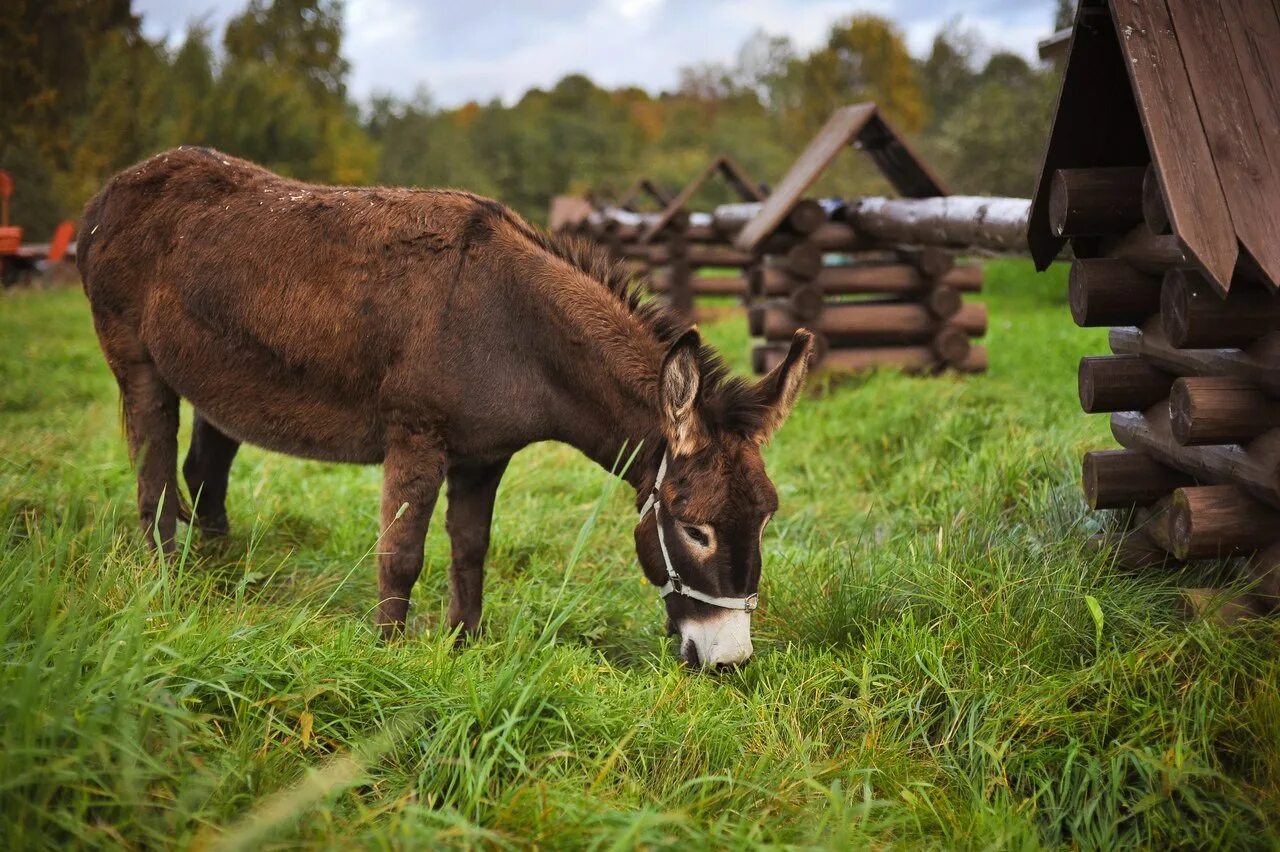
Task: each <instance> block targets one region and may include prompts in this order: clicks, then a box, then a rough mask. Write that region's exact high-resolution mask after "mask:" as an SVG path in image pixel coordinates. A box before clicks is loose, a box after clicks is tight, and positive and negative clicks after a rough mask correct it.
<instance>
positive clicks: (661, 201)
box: [613, 177, 671, 210]
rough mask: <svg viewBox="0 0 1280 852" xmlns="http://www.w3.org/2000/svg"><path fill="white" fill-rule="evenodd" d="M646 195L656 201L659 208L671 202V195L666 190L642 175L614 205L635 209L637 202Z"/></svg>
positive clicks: (625, 208)
mask: <svg viewBox="0 0 1280 852" xmlns="http://www.w3.org/2000/svg"><path fill="white" fill-rule="evenodd" d="M645 196H647V197H648V198H649V199H650V200H652V201H654V202H656V203H657V205H658V207H659V208H663V207H666V206H667V205H668V204H670V203H671V196H670V195H668V194H667V193H666V191H665V190H663V189H662V188H661V187H659V186H658V185H657V184H656V183H654V182H653V180H652V179H650V178H647V177H641V178H636V182H635V183H633V184H631V186H630V188H629V189H627V191H626V192H624V193H622V195H620V196H618V200H617V201H615V202H614V203H613V206H614V207H621V208H623V209H624V210H634V209H635V203H636V202H637V201H639V200H640V199H641V198H642V197H645Z"/></svg>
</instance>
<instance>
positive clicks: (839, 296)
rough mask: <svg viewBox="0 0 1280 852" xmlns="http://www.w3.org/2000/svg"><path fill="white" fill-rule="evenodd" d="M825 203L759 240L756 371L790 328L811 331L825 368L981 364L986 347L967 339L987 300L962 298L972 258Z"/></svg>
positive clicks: (751, 319)
mask: <svg viewBox="0 0 1280 852" xmlns="http://www.w3.org/2000/svg"><path fill="white" fill-rule="evenodd" d="M802 203H803V202H802ZM798 207H799V205H798ZM820 209H822V208H820ZM830 212H831V214H832V215H830V216H828V217H824V218H823V219H821V220H818V221H816V222H815V223H813V224H812V225H811V227H810V228H809V229H808V230H806V231H800V230H799V229H798V228H797V227H796V224H795V222H794V218H795V217H794V216H792V217H788V221H787V223H785V224H784V226H783V227H781V228H780V229H779V230H778V231H777V232H776V233H774V234H772V235H771V236H770V237H769V238H767V239H766V240H765V241H764V243H763V248H764V251H763V253H762V257H761V259H760V262H759V263H758V264H757V265H756V266H755V267H754V268H753V269H752V270H751V272H750V273H749V276H748V278H749V292H750V294H751V297H752V299H753V302H754V303H753V304H752V306H751V307H750V308H749V314H748V323H749V329H750V331H751V334H752V335H753V336H754V337H757V338H761V339H762V340H761V342H760V343H759V344H758V345H756V346H755V347H754V348H753V350H752V365H753V368H754V369H755V371H756V372H758V373H766V372H768V371H769V370H772V369H773V368H774V367H775V366H777V364H779V363H780V362H781V361H782V359H783V358H784V357H785V356H786V352H787V345H788V342H789V341H790V339H791V336H792V334H793V333H794V332H795V331H796V329H798V328H808V329H809V330H810V331H812V332H814V334H815V335H816V338H817V341H818V348H817V352H818V356H817V357H818V364H820V365H821V366H823V367H825V368H827V369H833V370H841V371H858V370H866V369H870V368H873V367H896V368H899V369H903V370H907V371H910V372H928V373H934V372H939V371H941V370H945V369H954V370H958V371H962V372H982V371H985V370H986V368H987V353H986V348H985V347H984V346H981V345H978V344H975V343H974V340H975V339H977V338H980V337H982V336H984V335H985V334H986V330H987V313H986V308H985V306H984V305H981V304H977V303H970V304H965V303H964V294H966V293H974V292H978V291H980V290H981V289H982V269H981V267H979V266H960V265H957V264H956V259H955V254H954V253H953V252H950V251H946V250H941V249H918V250H905V249H900V248H896V247H893V246H892V245H890V244H886V243H884V242H882V241H879V240H877V239H873V238H868V237H867V236H866V235H865V234H863V233H861V232H860V231H859V230H858V229H857V228H855V227H854V226H853V225H852V224H850V222H849V221H848V218H847V217H848V214H847V213H846V211H845V210H844V209H836V210H832V211H830Z"/></svg>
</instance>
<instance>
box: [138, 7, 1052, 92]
mask: <svg viewBox="0 0 1280 852" xmlns="http://www.w3.org/2000/svg"><path fill="white" fill-rule="evenodd" d="M134 5H135V8H136V9H137V10H138V11H139V12H141V13H142V15H143V23H144V28H145V31H146V32H147V34H148V35H150V36H152V37H159V36H164V35H168V36H170V37H171V38H177V37H179V36H180V34H181V32H182V31H183V29H184V28H185V26H186V24H187V23H188V22H189V21H191V20H193V19H195V18H198V17H201V16H207V20H208V22H209V23H210V24H212V25H213V26H215V27H220V26H221V25H222V24H224V23H225V22H226V20H227V19H228V18H229V17H231V16H232V15H234V14H235V13H236V12H238V11H239V9H241V8H242V7H243V2H241V0H234V1H233V2H227V0H135V4H134ZM1053 8H1054V3H1053V0H970V2H962V0H862V1H861V2H854V3H850V2H847V1H846V2H841V0H595V2H593V0H462V1H461V2H459V0H413V2H405V0H347V3H346V40H345V47H344V53H345V55H346V57H347V59H348V60H350V62H351V66H352V74H351V90H352V93H353V94H354V95H355V96H356V97H358V98H364V97H367V96H368V95H369V94H371V93H373V92H377V91H390V92H392V93H394V94H397V95H400V96H404V97H407V96H409V95H411V94H412V93H413V92H414V91H415V90H416V89H418V88H419V87H420V86H425V87H426V88H427V89H428V90H429V91H430V92H431V93H432V95H433V97H434V98H435V100H436V101H437V102H438V103H441V104H444V105H456V104H459V103H463V102H465V101H468V100H479V101H487V100H489V99H491V98H493V97H500V98H502V99H504V100H506V101H508V102H510V101H513V100H515V99H517V98H519V96H520V95H521V94H522V93H523V92H525V91H526V90H528V89H529V88H531V87H534V86H539V87H543V88H546V87H549V86H551V85H553V84H554V83H555V82H556V81H557V80H559V79H560V78H562V77H563V76H565V75H566V74H569V73H573V72H582V73H584V74H587V75H588V76H590V77H591V78H592V79H594V80H596V81H597V82H598V83H600V84H601V85H605V86H619V85H639V86H643V87H645V88H648V89H651V90H658V89H662V88H670V87H671V86H673V85H674V84H675V83H676V79H677V74H678V71H679V68H680V67H681V66H685V65H691V64H694V63H701V62H724V63H731V62H733V60H734V57H735V56H736V55H737V51H738V48H739V47H740V46H741V45H742V43H743V42H744V41H745V40H746V39H747V38H748V37H749V36H750V35H751V34H752V33H753V32H754V31H756V30H758V29H763V30H765V31H766V32H769V33H770V34H782V35H787V36H789V37H790V38H791V39H792V41H793V42H794V43H795V44H796V46H797V47H798V48H799V49H801V50H807V49H811V48H813V47H814V46H816V45H818V44H820V43H821V42H822V41H823V40H824V39H825V37H826V34H827V31H828V30H829V28H830V26H831V24H832V22H833V21H835V20H836V19H837V18H840V17H842V16H845V15H849V14H854V13H857V12H871V13H875V14H879V15H883V16H885V17H888V18H891V19H893V20H895V21H897V22H898V24H899V26H900V27H901V28H902V30H903V33H904V35H905V37H906V39H907V44H908V47H909V48H910V50H911V51H912V53H914V54H916V55H922V54H924V53H927V52H928V50H929V45H930V43H931V42H932V40H933V36H934V34H935V33H936V32H937V31H938V30H939V29H940V28H941V27H942V26H943V25H944V24H946V23H947V22H948V21H949V20H952V19H955V18H957V17H958V18H959V20H960V22H961V25H962V26H965V27H969V28H972V29H975V30H977V31H978V33H980V34H981V36H982V37H983V39H984V40H985V41H986V42H987V43H988V44H989V45H990V46H991V47H992V48H994V49H1004V50H1012V51H1014V52H1015V53H1019V54H1021V55H1023V56H1026V57H1028V58H1031V57H1033V56H1034V55H1035V49H1036V41H1037V40H1038V39H1039V38H1042V37H1044V36H1045V35H1047V34H1048V33H1049V31H1050V30H1051V29H1052V17H1053Z"/></svg>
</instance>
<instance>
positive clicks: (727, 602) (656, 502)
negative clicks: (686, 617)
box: [640, 452, 757, 613]
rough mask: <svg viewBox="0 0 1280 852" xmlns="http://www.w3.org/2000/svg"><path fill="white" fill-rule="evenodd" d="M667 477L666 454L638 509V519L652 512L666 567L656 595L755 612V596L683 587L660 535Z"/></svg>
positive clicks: (664, 537) (662, 536)
mask: <svg viewBox="0 0 1280 852" xmlns="http://www.w3.org/2000/svg"><path fill="white" fill-rule="evenodd" d="M666 476H667V454H666V453H665V452H664V453H663V454H662V463H661V464H660V465H658V476H657V478H655V479H654V480H653V491H652V492H651V493H650V494H649V499H648V500H646V501H645V502H644V507H643V508H641V509H640V518H641V519H642V520H643V519H644V516H645V515H647V514H649V510H650V509H652V510H653V523H654V526H656V527H657V528H658V547H659V548H661V550H662V561H663V563H664V564H665V565H666V566H667V583H666V585H664V586H663V587H662V588H660V589H658V594H659V595H661V596H662V597H664V598H666V597H669V596H670V595H673V594H675V595H684V596H685V597H686V598H693V599H694V600H695V601H702V602H703V603H705V604H711V605H712V606H718V607H720V608H721V609H736V610H741V611H742V612H745V613H752V612H755V609H756V600H757V596H756V595H747V596H746V597H745V598H729V597H716V596H715V595H708V594H706V593H705V592H700V591H698V590H697V589H691V588H689V587H688V586H686V585H685V583H684V581H683V580H681V579H680V575H679V574H677V573H676V568H675V566H674V565H672V564H671V553H670V552H668V550H667V539H666V536H664V535H663V533H662V517H661V516H660V515H659V513H658V509H659V507H660V506H661V505H662V499H661V498H660V497H659V496H658V489H659V488H661V487H662V480H663V479H665V478H666Z"/></svg>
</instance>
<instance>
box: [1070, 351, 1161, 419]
mask: <svg viewBox="0 0 1280 852" xmlns="http://www.w3.org/2000/svg"><path fill="white" fill-rule="evenodd" d="M1077 379H1078V385H1079V390H1080V407H1081V408H1082V409H1084V411H1085V413H1086V414H1101V413H1103V412H1112V411H1143V410H1145V409H1147V408H1150V407H1151V406H1153V405H1155V404H1156V403H1157V402H1159V401H1160V400H1162V399H1165V398H1166V397H1168V396H1169V388H1170V387H1171V386H1172V385H1173V379H1174V377H1173V376H1171V375H1169V374H1168V373H1166V372H1164V371H1163V370H1161V369H1159V368H1157V367H1155V366H1154V365H1152V364H1151V362H1150V361H1148V360H1147V359H1145V358H1143V357H1142V356H1140V355H1090V356H1085V357H1084V358H1081V359H1080V369H1079V372H1078V374H1077Z"/></svg>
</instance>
